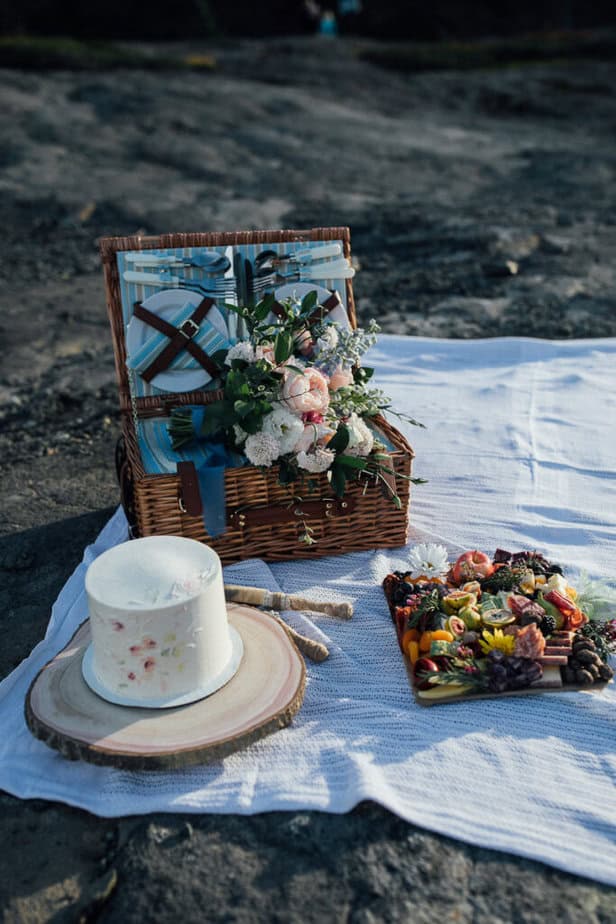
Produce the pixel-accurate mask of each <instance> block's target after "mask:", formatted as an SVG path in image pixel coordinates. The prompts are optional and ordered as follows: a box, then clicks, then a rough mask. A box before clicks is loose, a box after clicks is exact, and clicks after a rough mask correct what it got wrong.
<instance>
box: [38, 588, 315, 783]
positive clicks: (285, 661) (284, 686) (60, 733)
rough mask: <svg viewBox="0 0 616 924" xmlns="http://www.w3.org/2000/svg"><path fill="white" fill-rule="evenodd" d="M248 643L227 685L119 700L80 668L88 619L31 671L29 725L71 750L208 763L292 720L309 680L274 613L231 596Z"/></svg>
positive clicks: (123, 759) (142, 760) (127, 761)
mask: <svg viewBox="0 0 616 924" xmlns="http://www.w3.org/2000/svg"><path fill="white" fill-rule="evenodd" d="M227 611H228V615H229V622H230V623H231V625H232V626H233V627H234V628H235V629H236V630H237V631H238V632H239V634H240V635H241V637H242V641H243V643H244V656H243V658H242V662H241V664H240V667H239V670H238V671H237V673H236V674H235V676H234V677H232V679H231V680H230V681H229V682H228V683H227V684H226V685H225V686H224V687H222V688H221V689H220V690H218V691H217V692H216V693H213V694H212V695H211V696H208V697H206V698H205V699H202V700H199V701H198V702H196V703H191V704H190V705H187V706H181V707H177V708H171V709H145V708H134V707H131V706H116V705H114V704H112V703H109V702H107V701H106V700H104V699H101V698H100V697H99V696H97V695H96V693H93V692H92V690H90V688H89V687H88V685H87V684H86V682H85V681H84V679H83V676H82V673H81V662H82V659H83V655H84V653H85V651H86V648H87V647H88V644H89V643H90V625H89V622H88V621H86V622H84V623H83V624H82V625H81V626H80V627H79V629H78V630H77V632H76V633H75V635H74V636H73V638H72V639H71V641H70V642H69V644H68V645H67V646H66V648H64V649H63V651H61V652H60V653H59V654H58V655H56V657H55V658H54V659H53V660H52V661H50V662H49V664H47V665H46V666H45V667H44V668H43V670H42V671H40V673H39V674H38V675H37V677H36V678H35V680H34V681H33V683H32V685H31V687H30V690H29V691H28V695H27V697H26V706H25V713H26V723H27V725H28V728H29V729H30V731H31V732H32V733H33V735H35V737H37V738H39V739H40V740H41V741H44V742H45V744H47V745H49V747H52V748H55V749H56V750H57V751H59V752H60V753H61V754H63V755H64V757H67V758H68V759H69V760H86V761H89V762H90V763H94V764H100V765H105V766H111V767H119V768H122V769H127V770H168V769H174V768H180V767H188V766H192V765H194V764H201V763H209V762H211V761H213V760H219V759H220V758H222V757H226V756H227V755H228V754H231V753H232V752H233V751H237V750H239V749H240V748H243V747H246V746H247V745H249V744H252V743H253V742H254V741H258V740H259V739H260V738H263V737H265V736H266V735H269V734H270V733H271V732H274V731H277V730H278V729H279V728H284V727H285V726H286V725H288V724H289V723H290V722H291V720H292V718H293V716H294V715H295V714H296V713H297V712H298V710H299V708H300V706H301V704H302V701H303V698H304V687H305V681H306V670H305V667H304V661H303V659H302V657H301V655H300V654H299V652H298V650H297V648H296V647H295V645H294V644H293V642H292V641H291V640H290V639H289V638H288V636H287V634H286V632H285V631H284V629H283V628H282V626H280V625H279V624H278V623H277V622H275V621H274V620H273V619H271V617H270V616H265V615H264V614H263V613H260V612H259V611H258V610H256V609H254V608H252V607H248V606H238V605H236V604H228V606H227Z"/></svg>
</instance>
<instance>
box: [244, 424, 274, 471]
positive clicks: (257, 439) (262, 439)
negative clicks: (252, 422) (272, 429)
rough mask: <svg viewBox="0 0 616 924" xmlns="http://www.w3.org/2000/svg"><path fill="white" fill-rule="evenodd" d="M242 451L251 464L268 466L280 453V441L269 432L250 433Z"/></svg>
mask: <svg viewBox="0 0 616 924" xmlns="http://www.w3.org/2000/svg"><path fill="white" fill-rule="evenodd" d="M244 452H245V453H246V458H247V459H248V461H249V462H252V464H253V465H266V466H268V467H269V466H270V465H271V464H272V462H273V461H274V460H275V459H277V458H278V456H279V455H280V443H279V442H278V440H277V439H275V437H273V436H271V434H269V433H263V432H261V433H251V434H250V436H249V437H247V439H246V443H245V445H244Z"/></svg>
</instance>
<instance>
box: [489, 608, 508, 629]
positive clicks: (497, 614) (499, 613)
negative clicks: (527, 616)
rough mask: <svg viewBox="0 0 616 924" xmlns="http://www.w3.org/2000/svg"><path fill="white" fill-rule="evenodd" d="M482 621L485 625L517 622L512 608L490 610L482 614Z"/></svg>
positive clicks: (503, 624)
mask: <svg viewBox="0 0 616 924" xmlns="http://www.w3.org/2000/svg"><path fill="white" fill-rule="evenodd" d="M481 621H482V623H483V624H484V626H492V627H494V626H498V627H499V628H500V629H502V627H503V626H510V625H511V624H512V623H514V622H515V616H514V615H513V613H512V612H511V611H510V610H488V612H487V613H482V614H481Z"/></svg>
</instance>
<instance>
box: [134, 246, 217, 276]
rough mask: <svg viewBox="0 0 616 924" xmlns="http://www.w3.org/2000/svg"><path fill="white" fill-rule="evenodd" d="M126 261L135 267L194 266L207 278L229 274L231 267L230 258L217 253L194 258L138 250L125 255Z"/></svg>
mask: <svg viewBox="0 0 616 924" xmlns="http://www.w3.org/2000/svg"><path fill="white" fill-rule="evenodd" d="M124 259H125V260H126V262H127V263H132V264H133V265H134V266H145V267H151V266H153V267H156V266H162V267H183V266H189V267H190V266H194V267H197V268H198V269H200V270H202V272H203V273H205V274H206V275H207V276H216V275H219V274H220V275H222V274H223V273H226V272H227V270H228V269H229V266H230V265H231V264H230V261H229V258H228V257H226V256H225V254H222V253H217V252H216V251H208V252H206V253H198V254H194V255H193V256H192V257H180V256H176V255H174V254H158V253H148V252H147V251H141V250H137V251H133V252H129V253H125V254H124Z"/></svg>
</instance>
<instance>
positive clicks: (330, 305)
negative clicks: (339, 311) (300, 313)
mask: <svg viewBox="0 0 616 924" xmlns="http://www.w3.org/2000/svg"><path fill="white" fill-rule="evenodd" d="M341 304H342V302H341V300H340V296H339V295H338V293H337V292H332V294H331V295H330V296H329V298H326V299H325V301H324V302H323V304H322V305H317V307H316V308H315V309H314V311H313V312H312V314H311V315H310V317H309V318H308V323H309V324H313V323H314V322H315V321H322V320H323V318H324V317H325V315H326V314H329V313H330V311H333V310H334V308H337V307H338V305H341Z"/></svg>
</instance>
